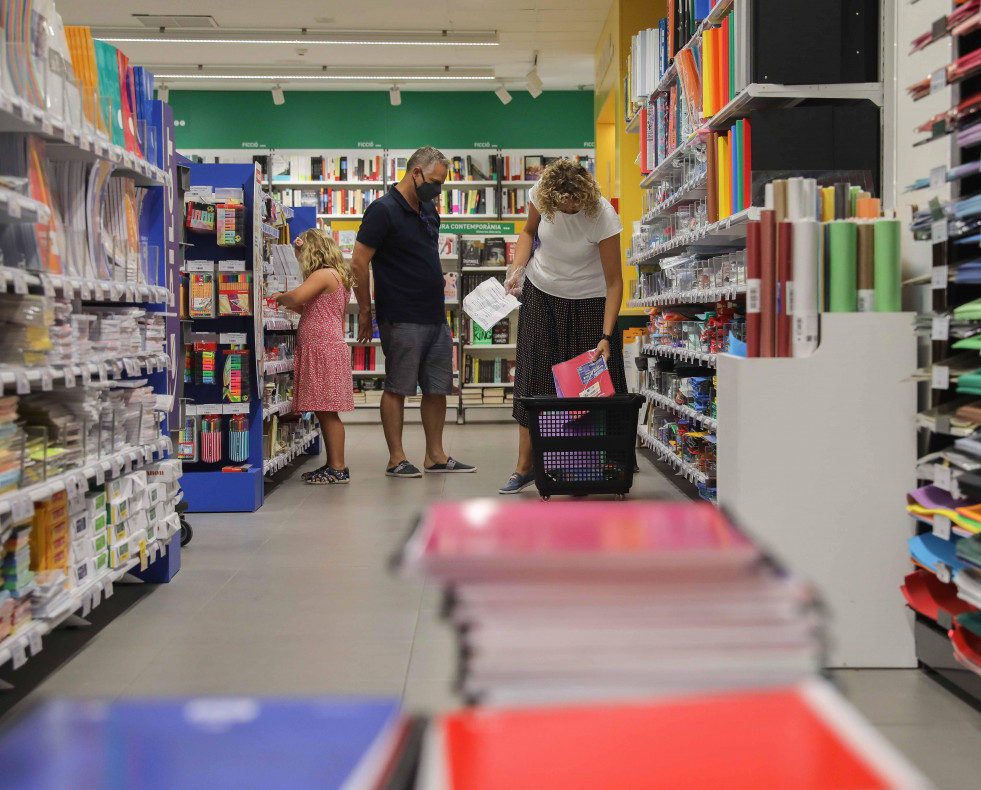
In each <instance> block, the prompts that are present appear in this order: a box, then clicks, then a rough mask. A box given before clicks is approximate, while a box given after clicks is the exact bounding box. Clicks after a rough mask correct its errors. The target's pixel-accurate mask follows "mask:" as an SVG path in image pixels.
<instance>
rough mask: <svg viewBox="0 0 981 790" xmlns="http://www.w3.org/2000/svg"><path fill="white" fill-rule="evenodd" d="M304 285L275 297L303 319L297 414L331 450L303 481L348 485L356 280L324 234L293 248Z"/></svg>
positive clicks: (304, 236)
mask: <svg viewBox="0 0 981 790" xmlns="http://www.w3.org/2000/svg"><path fill="white" fill-rule="evenodd" d="M293 245H294V252H295V253H296V257H297V260H299V262H300V270H301V271H302V273H303V284H302V285H301V286H300V287H299V288H294V289H293V290H292V291H289V292H287V293H278V294H274V296H275V299H276V301H277V302H279V304H281V305H283V306H284V307H287V308H289V309H290V310H294V311H296V312H298V313H300V326H299V328H298V330H297V333H296V355H295V359H294V365H293V411H298V412H304V411H312V412H315V413H316V415H317V419H318V420H319V421H320V430H321V433H322V434H323V437H324V442H325V443H326V445H327V463H326V464H324V466H322V467H320V468H319V469H317V470H316V471H314V472H309V473H307V474H305V475H304V476H303V479H304V480H306V482H307V483H310V484H311V485H330V484H342V483H347V482H349V481H350V479H351V473H350V471H349V470H348V468H347V467H346V466H345V465H344V424H343V423H342V422H341V418H340V417H339V416H338V414H337V413H338V412H340V411H354V389H353V387H352V385H351V350H350V348H348V345H347V342H346V341H345V339H344V317H345V314H346V311H347V305H348V302H349V301H350V299H351V289H352V288H353V287H354V274H353V273H352V271H351V265H350V264H349V263H348V262H347V261H346V260H344V257H343V256H342V255H341V250H340V248H339V247H338V246H337V244H336V243H335V242H334V240H333V239H332V238H331V237H330V236H329V235H327V234H326V233H324V231H322V230H320V229H319V228H312V229H310V230H307V231H304V232H303V233H301V234H300V235H299V236H297V238H296V240H295V241H294V242H293Z"/></svg>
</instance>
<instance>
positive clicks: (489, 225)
mask: <svg viewBox="0 0 981 790" xmlns="http://www.w3.org/2000/svg"><path fill="white" fill-rule="evenodd" d="M439 232H440V233H459V234H462V235H471V236H480V235H484V234H487V235H489V236H506V235H508V234H512V233H514V223H513V222H442V223H440V226H439Z"/></svg>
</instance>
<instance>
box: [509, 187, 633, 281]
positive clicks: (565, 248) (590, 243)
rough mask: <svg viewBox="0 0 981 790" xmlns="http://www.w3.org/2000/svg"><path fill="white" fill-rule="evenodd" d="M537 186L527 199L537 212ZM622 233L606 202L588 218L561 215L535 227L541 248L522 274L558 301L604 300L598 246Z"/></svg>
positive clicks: (616, 217) (584, 213)
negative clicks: (556, 297)
mask: <svg viewBox="0 0 981 790" xmlns="http://www.w3.org/2000/svg"><path fill="white" fill-rule="evenodd" d="M537 197H538V185H537V184H536V185H535V186H533V187H532V188H531V192H529V193H528V199H529V200H530V201H531V202H532V204H534V206H535V208H538V200H537ZM622 230H623V225H622V224H620V217H618V216H617V212H616V209H614V208H613V206H612V205H610V201H608V200H607V199H606V198H603V197H601V198H600V205H599V208H598V209H597V211H596V214H595V215H593V216H592V217H589V216H587V215H586V212H585V211H580V212H579V213H578V214H563V213H562V212H561V211H556V212H555V216H554V217H553V218H552V220H551V221H549V220H548V219H546V218H545V217H544V216H543V217H542V221H541V223H540V224H539V225H538V238H539V240H540V241H541V244H540V245H539V246H538V249H537V250H535V254H534V255H533V256H532V258H531V260H530V261H528V268H527V269H526V270H525V274H526V275H527V277H528V279H529V280H531V281H532V283H534V284H535V287H536V288H538V290H540V291H544V292H545V293H547V294H550V295H551V296H558V297H559V298H561V299H593V298H595V297H598V296H606V277H604V276H603V264H602V263H601V262H600V253H599V243H600V242H601V241H603V240H604V239H608V238H610V236H616V235H617V234H618V233H620V231H622Z"/></svg>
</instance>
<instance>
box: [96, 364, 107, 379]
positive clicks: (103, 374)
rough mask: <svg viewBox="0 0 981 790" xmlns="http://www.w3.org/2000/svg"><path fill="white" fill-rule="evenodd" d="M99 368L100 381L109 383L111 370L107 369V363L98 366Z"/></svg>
mask: <svg viewBox="0 0 981 790" xmlns="http://www.w3.org/2000/svg"><path fill="white" fill-rule="evenodd" d="M97 367H98V368H99V381H101V382H103V383H105V382H107V381H109V370H108V368H107V367H106V363H105V362H103V363H102V364H101V365H98V366H97Z"/></svg>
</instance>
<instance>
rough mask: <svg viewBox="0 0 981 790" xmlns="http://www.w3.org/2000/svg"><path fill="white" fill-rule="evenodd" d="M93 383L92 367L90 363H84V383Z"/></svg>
mask: <svg viewBox="0 0 981 790" xmlns="http://www.w3.org/2000/svg"><path fill="white" fill-rule="evenodd" d="M91 383H92V369H91V368H90V367H89V366H88V365H82V384H83V385H84V386H88V385H89V384H91Z"/></svg>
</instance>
